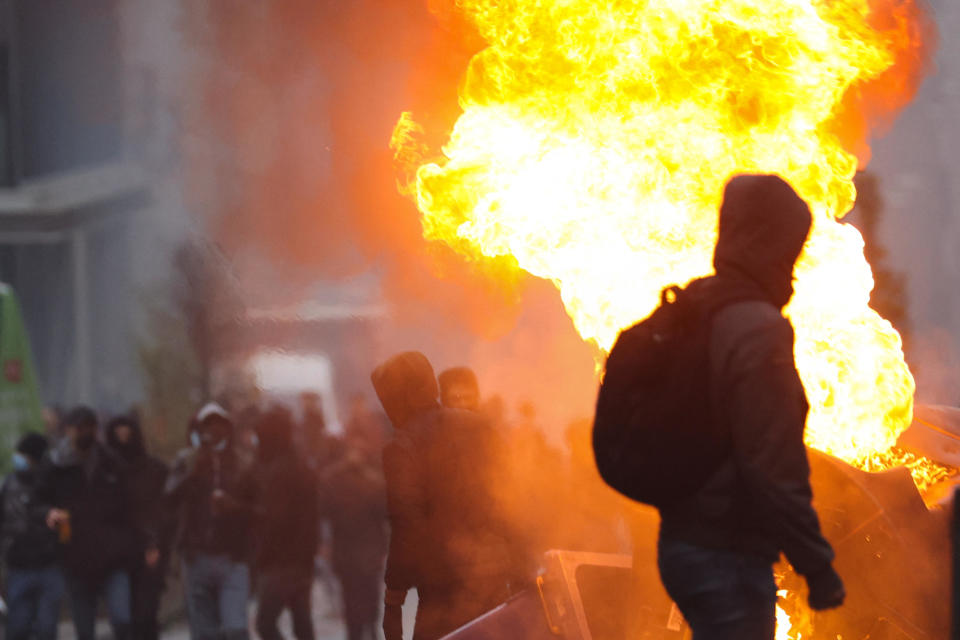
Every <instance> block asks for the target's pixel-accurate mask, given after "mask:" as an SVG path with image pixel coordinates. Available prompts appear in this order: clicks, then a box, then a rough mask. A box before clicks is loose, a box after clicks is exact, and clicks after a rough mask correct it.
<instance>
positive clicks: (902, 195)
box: [0, 0, 960, 443]
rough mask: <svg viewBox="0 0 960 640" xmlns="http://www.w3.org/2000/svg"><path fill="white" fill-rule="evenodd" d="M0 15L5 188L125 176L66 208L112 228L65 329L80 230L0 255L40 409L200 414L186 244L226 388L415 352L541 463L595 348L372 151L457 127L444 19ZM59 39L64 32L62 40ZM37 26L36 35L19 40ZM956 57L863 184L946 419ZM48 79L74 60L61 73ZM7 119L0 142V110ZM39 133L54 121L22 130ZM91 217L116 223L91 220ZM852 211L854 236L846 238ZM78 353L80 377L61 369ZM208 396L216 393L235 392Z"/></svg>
mask: <svg viewBox="0 0 960 640" xmlns="http://www.w3.org/2000/svg"><path fill="white" fill-rule="evenodd" d="M931 5H932V8H933V10H934V12H935V15H936V19H937V21H938V25H939V31H940V32H941V33H943V34H949V33H952V31H953V30H954V28H955V27H958V26H960V9H958V8H957V7H956V6H954V5H953V4H952V3H950V2H948V1H946V0H934V1H933V2H931ZM0 7H2V9H3V11H2V13H0V15H2V16H3V17H4V20H3V21H2V22H3V23H4V26H3V28H2V29H0V33H3V34H5V35H4V36H3V38H4V39H3V42H4V49H3V50H4V57H3V60H5V62H4V63H3V64H4V65H6V68H7V71H8V73H7V82H6V83H5V84H4V86H5V87H6V94H5V95H6V98H5V99H4V100H3V102H4V107H3V109H4V110H3V111H0V112H2V113H4V114H6V115H5V118H6V119H5V121H4V122H5V123H6V124H5V125H4V126H3V127H0V129H3V130H4V131H5V132H6V133H5V136H6V137H5V138H4V140H6V143H5V148H4V154H3V158H4V163H3V164H2V165H0V166H2V167H4V175H5V176H6V178H5V183H6V184H7V185H8V187H7V189H9V190H10V193H14V192H16V193H20V191H22V190H23V189H25V188H27V187H30V186H31V185H32V184H33V181H35V179H36V178H37V176H35V175H33V174H32V173H31V172H36V171H40V168H43V167H46V168H45V169H44V171H45V174H44V175H45V176H47V177H49V176H56V175H60V174H61V173H62V172H63V171H73V170H76V169H78V168H80V169H90V168H96V167H100V166H101V165H103V164H104V163H105V162H108V163H109V164H110V165H112V166H119V167H120V168H121V169H123V170H124V171H132V172H136V175H137V176H138V177H137V185H138V187H137V190H136V193H137V194H139V195H138V198H135V199H133V200H124V199H120V200H119V205H118V201H117V200H112V201H111V202H110V203H104V202H100V201H97V202H95V203H93V204H92V205H90V206H89V207H88V208H87V209H86V210H87V214H84V215H86V216H88V217H89V216H91V215H92V216H94V217H96V218H97V219H98V220H100V219H103V220H105V221H106V223H103V224H101V225H100V226H98V227H97V228H96V229H92V230H90V231H89V233H90V237H89V243H88V249H87V255H88V256H89V260H88V264H87V265H86V266H85V267H84V269H85V270H86V271H87V272H88V274H89V279H90V282H93V283H95V284H94V285H91V287H92V288H91V290H90V293H89V300H88V304H87V308H88V312H87V320H86V321H85V323H83V324H82V326H79V325H78V323H77V321H76V319H75V316H76V314H75V310H76V306H77V301H76V295H75V290H74V288H73V286H72V284H71V282H72V279H73V278H74V275H75V271H76V269H77V266H76V264H75V263H74V262H73V261H72V260H73V259H72V257H71V256H73V253H71V251H72V250H71V249H70V248H69V246H68V245H67V240H66V237H67V235H69V232H72V230H73V229H75V228H80V227H81V226H83V225H81V224H80V223H79V222H78V221H79V220H81V219H85V218H83V216H75V215H74V214H73V213H70V214H64V215H61V216H60V217H59V218H57V219H56V220H51V221H50V224H51V225H54V226H55V227H56V230H57V231H58V232H63V233H64V234H65V235H64V239H63V240H60V241H58V243H59V244H58V243H53V244H48V245H35V244H30V245H25V244H4V245H2V247H0V278H2V279H4V280H5V281H10V282H12V284H13V285H14V287H15V288H16V289H17V290H18V292H19V293H20V295H21V297H22V299H23V306H24V308H25V315H26V318H27V324H28V330H29V332H30V334H31V338H32V342H33V345H34V350H35V355H36V359H37V360H38V369H39V370H40V377H41V382H42V386H43V394H44V398H45V401H46V402H48V403H60V404H69V403H72V402H76V401H81V400H83V401H87V402H91V403H94V404H96V405H98V406H100V407H101V408H103V409H105V410H111V411H112V410H119V409H121V408H124V407H125V406H127V405H129V404H134V403H137V404H140V405H145V406H150V405H158V404H164V405H169V404H173V403H176V402H181V403H183V404H184V405H191V404H195V403H196V402H199V401H200V399H201V398H200V397H199V396H200V395H202V391H203V390H204V385H203V384H200V383H194V382H193V380H194V378H195V377H198V376H199V374H197V372H199V371H201V370H202V369H204V366H203V365H202V364H198V363H197V357H196V354H195V353H194V351H195V349H194V348H193V347H192V346H191V345H190V343H191V340H190V337H189V336H188V335H187V333H188V332H187V331H186V329H185V328H182V327H181V328H177V327H178V323H179V325H183V326H185V323H184V322H183V309H182V308H181V306H178V305H179V303H178V300H181V299H182V296H181V297H180V298H178V296H179V295H180V294H179V293H177V292H178V291H179V289H178V287H179V286H180V285H181V284H182V281H183V279H184V275H183V273H182V272H181V271H178V268H177V266H176V259H175V256H176V255H177V252H178V251H180V250H181V249H182V248H183V247H184V246H196V245H198V244H199V245H201V246H204V247H207V248H208V249H209V250H210V251H211V252H212V254H216V255H218V256H220V257H222V264H223V265H224V268H223V278H224V280H223V281H224V282H225V283H228V285H229V288H230V290H231V291H233V292H234V293H235V294H236V299H237V300H238V301H239V302H238V304H237V306H236V307H232V306H230V305H226V306H229V307H230V309H229V312H228V313H227V316H230V317H228V318H227V319H226V320H225V321H224V322H219V321H218V322H219V324H217V326H216V327H215V328H216V329H217V330H216V331H214V332H213V333H214V334H215V335H217V336H219V337H218V338H217V339H216V343H217V344H216V345H214V346H213V347H211V349H212V351H213V352H214V355H213V356H211V357H212V358H213V359H214V360H216V363H217V365H218V367H219V368H221V369H233V368H242V367H243V366H244V363H245V362H247V361H248V360H249V359H250V358H251V357H253V356H254V355H255V354H256V353H257V352H258V351H262V350H272V351H279V352H283V353H294V354H296V353H308V354H313V355H317V356H323V357H328V358H329V360H330V361H331V362H332V366H333V372H334V373H333V380H334V392H335V394H336V396H337V397H338V398H339V399H340V400H339V402H338V404H340V405H342V404H344V403H345V398H347V397H349V396H350V395H352V394H353V393H355V392H357V391H364V392H366V393H368V394H369V391H370V390H369V383H368V380H367V378H366V376H367V375H368V373H369V371H370V369H371V368H372V366H373V365H374V364H375V363H376V362H378V361H379V360H380V359H382V358H384V357H386V356H387V355H389V354H390V353H392V352H394V351H397V350H400V349H409V348H416V349H421V350H423V351H424V352H425V353H426V354H427V355H428V356H429V357H430V358H431V359H432V360H433V361H434V364H435V365H436V366H437V368H438V369H442V368H444V367H446V366H450V365H457V364H468V365H471V366H473V367H474V368H475V369H476V370H477V373H478V374H479V377H480V380H481V386H482V391H483V393H484V395H488V396H489V395H493V394H499V395H502V396H503V397H504V399H505V401H506V405H507V407H508V408H509V409H511V410H513V411H514V412H515V411H516V408H517V406H518V405H519V404H520V403H521V402H523V401H525V400H531V401H533V403H534V404H535V405H536V406H537V409H538V421H539V422H540V423H541V424H542V425H543V427H544V429H545V430H547V431H549V432H550V433H551V434H552V435H551V438H552V439H553V441H555V442H557V443H560V442H561V441H562V439H563V437H562V433H563V430H564V428H565V427H566V425H567V424H569V423H570V422H571V421H573V420H574V419H576V418H578V417H582V416H586V415H588V414H589V413H590V410H591V405H592V402H593V398H594V393H595V390H596V379H595V375H594V371H595V358H596V356H597V354H596V352H595V350H594V349H593V348H592V347H591V346H590V345H587V344H584V343H583V342H582V341H581V340H580V338H579V337H578V335H577V334H576V332H575V331H574V329H573V328H572V326H571V324H570V321H569V320H568V318H567V316H566V314H565V312H564V310H563V307H562V304H561V303H560V300H559V297H558V295H557V293H556V292H555V290H554V288H553V286H552V285H551V284H549V283H545V282H542V281H537V280H535V279H532V278H529V277H526V276H523V275H519V276H514V277H510V278H505V277H503V274H504V270H503V269H501V268H499V267H498V265H496V264H493V265H489V264H470V263H467V262H465V261H464V260H463V259H462V258H461V257H460V256H457V255H454V254H453V253H452V251H451V250H449V249H447V248H444V247H441V246H436V245H430V244H427V243H425V242H424V241H423V240H422V232H421V231H422V230H421V227H420V222H419V217H418V214H417V211H416V209H415V207H414V206H413V204H412V203H410V202H409V201H408V200H407V199H405V198H404V196H403V195H402V194H400V193H399V190H398V188H397V180H398V177H399V176H398V173H397V167H395V166H394V163H393V161H392V157H391V151H390V149H389V146H388V143H389V139H390V134H391V131H392V129H393V127H394V125H395V123H396V121H397V118H398V117H399V115H400V112H401V111H404V110H410V111H413V113H414V115H415V117H416V119H417V121H418V122H420V123H422V124H424V126H425V132H424V144H425V146H426V147H427V148H430V149H439V148H440V146H441V145H442V143H443V141H444V138H445V136H446V135H447V133H448V132H449V129H450V127H451V126H452V124H453V122H454V121H455V119H456V117H457V115H458V113H459V107H458V104H457V87H458V83H459V81H460V79H461V78H462V74H463V71H464V68H465V65H466V63H467V61H468V60H469V58H470V56H471V55H472V54H473V53H474V52H475V51H477V50H478V49H479V48H480V47H482V42H480V41H479V40H478V39H477V37H476V36H475V34H473V33H472V32H471V31H470V29H469V28H468V27H467V26H466V25H464V24H462V23H461V22H460V21H459V19H458V17H457V15H456V12H455V11H452V10H450V5H449V3H446V2H440V1H438V0H430V1H427V0H392V1H377V2H375V1H373V0H360V1H357V2H349V3H345V2H336V1H333V0H321V1H317V0H311V1H307V0H289V1H287V2H283V3H258V4H251V3H242V4H237V3H230V2H223V1H218V0H202V1H199V2H166V3H157V2H152V1H150V0H127V1H125V2H116V1H110V0H102V1H99V0H98V2H92V3H91V2H58V3H53V2H46V1H39V2H22V1H20V0H4V1H3V2H0ZM14 25H15V26H16V28H14ZM31 25H32V26H31ZM45 25H46V26H45ZM68 27H72V28H73V29H74V30H75V33H76V34H77V35H76V37H65V36H64V34H67V33H68V32H69V31H70V29H68ZM30 29H34V31H36V32H37V33H42V34H47V35H46V36H44V37H42V38H41V37H35V38H28V39H27V41H25V42H24V37H25V36H24V34H28V35H29V34H30V33H33V31H30ZM14 31H18V32H20V41H21V43H20V44H17V43H16V38H15V37H13V36H11V35H10V34H12V33H13V32H14ZM58 34H59V35H58ZM82 34H86V35H83V37H81V35H82ZM47 36H49V37H47ZM957 46H958V45H957V44H956V43H954V42H952V41H951V40H950V39H949V38H947V37H945V38H943V39H942V41H941V42H940V45H939V50H938V51H939V52H938V56H937V61H936V63H937V71H936V72H935V73H934V74H932V75H931V76H930V77H929V78H928V79H927V80H926V81H925V83H924V85H923V86H922V88H921V91H920V94H919V96H918V98H917V100H916V101H914V102H913V103H912V104H911V105H910V106H909V107H907V109H906V110H905V112H904V113H903V115H902V116H901V117H900V118H899V120H898V121H897V122H896V123H894V125H893V126H892V128H891V129H890V132H889V133H888V134H887V136H886V137H884V138H882V139H880V140H877V141H875V142H874V144H873V159H872V161H871V163H870V165H869V166H868V167H867V169H868V172H869V173H870V174H871V176H872V177H873V179H874V184H875V195H876V197H877V199H878V201H879V202H880V211H881V213H880V214H879V216H877V217H876V219H875V220H874V223H873V224H874V230H873V232H872V237H875V238H876V239H877V244H879V245H882V246H883V248H884V249H885V250H886V255H885V256H883V257H882V258H877V259H876V260H875V262H878V261H879V260H881V259H882V261H883V263H884V266H885V268H886V269H887V270H888V271H889V272H890V273H892V274H894V275H895V276H897V275H898V274H899V277H900V279H899V280H897V278H894V280H897V282H899V290H896V289H897V286H894V289H895V290H896V291H894V293H893V294H892V298H893V299H894V303H893V306H896V305H897V304H899V305H900V306H901V307H902V310H903V314H902V318H901V319H899V320H897V319H894V321H895V323H897V324H898V326H901V325H902V326H901V328H903V329H904V332H905V334H906V340H907V350H908V359H909V361H910V363H911V366H912V368H913V370H914V373H915V375H916V376H917V379H918V383H919V387H918V397H919V398H920V399H921V400H923V401H930V402H945V403H956V402H958V401H960V398H958V397H957V391H956V385H955V384H954V382H953V381H954V379H955V378H956V373H957V371H958V369H960V350H958V346H957V344H956V338H957V334H958V331H960V302H958V300H957V299H956V296H955V295H954V292H953V290H952V289H953V283H954V282H956V279H957V278H956V276H957V275H958V273H957V272H958V269H960V266H958V263H957V258H956V255H957V252H956V251H955V250H954V247H953V243H954V242H955V241H956V238H958V237H960V235H958V233H957V231H958V229H957V225H958V221H957V214H956V206H957V202H960V191H958V189H960V187H958V181H957V180H956V169H955V162H954V159H953V150H954V149H955V148H957V146H958V145H957V144H955V143H956V142H958V141H957V140H956V137H957V135H958V134H957V133H956V127H955V126H954V123H953V119H954V117H955V116H954V114H955V113H957V112H958V108H957V107H958V106H960V104H958V102H960V89H958V87H960V70H958V65H957V59H958V54H960V51H958V49H957ZM63 59H69V60H70V62H71V64H66V65H59V64H57V63H56V61H57V60H63ZM44 69H51V70H52V71H51V72H50V73H46V72H44ZM31 87H32V88H31ZM14 89H15V91H14ZM30 96H34V97H33V98H31V97H30ZM51 96H54V97H58V98H61V99H60V100H59V101H58V100H52V101H51V103H53V104H58V103H59V104H66V105H71V106H70V107H69V108H67V107H64V108H65V109H66V111H65V112H64V113H63V114H60V115H58V114H57V113H53V114H52V115H51V114H49V113H47V112H46V111H44V110H43V109H41V110H33V109H30V108H29V105H30V100H41V98H43V97H46V98H50V97H51ZM46 98H44V99H46ZM66 98H69V99H66ZM45 104H49V103H45ZM11 107H12V108H11ZM53 108H54V107H50V109H53ZM24 111H27V112H29V117H28V118H26V119H25V120H21V122H22V124H21V126H20V127H19V128H16V130H15V128H14V127H13V126H12V125H11V124H10V123H12V122H13V119H12V116H13V115H15V113H17V112H24ZM44 117H48V118H52V122H53V123H54V124H52V125H50V126H41V125H38V124H37V123H38V122H39V121H40V119H42V118H44ZM84 118H86V119H84ZM104 127H105V128H106V132H104V129H103V128H104ZM31 132H36V135H37V136H40V138H42V140H41V139H40V138H38V140H40V141H39V142H37V144H36V145H30V149H31V150H30V154H38V153H41V151H42V152H43V153H46V154H47V155H48V156H49V157H48V158H47V160H46V161H44V162H46V164H44V163H43V162H40V161H39V160H37V159H36V157H39V156H36V157H35V155H30V157H24V158H22V159H21V161H20V164H19V166H20V167H21V168H20V169H19V174H16V175H15V173H16V172H14V171H12V169H11V166H12V165H11V163H10V162H9V158H10V157H12V156H11V154H12V153H13V152H14V151H15V149H16V148H17V145H21V146H22V145H23V144H24V143H25V141H26V138H25V136H27V137H29V136H30V135H34V134H33V133H31ZM58 132H62V133H58ZM98 132H99V133H98ZM58 140H59V141H60V143H59V145H60V146H59V147H58V146H57V141H58ZM68 143H69V144H68ZM31 158H32V159H31ZM4 193H5V194H6V193H7V192H6V191H5V192H4ZM109 207H114V208H118V211H116V212H115V214H114V215H106V216H104V215H101V212H104V211H107V209H108V208H109ZM858 216H859V214H858V213H854V214H853V215H852V216H851V221H853V222H854V223H856V224H858V225H861V226H862V225H863V219H862V217H858ZM2 220H4V221H5V222H4V224H7V225H9V224H11V220H12V218H11V217H10V216H3V217H2ZM6 228H7V229H11V228H12V227H9V226H8V227H6ZM871 244H873V243H871ZM218 260H219V258H218ZM218 264H220V263H218ZM500 266H502V265H500ZM876 267H877V265H876V264H875V268H876ZM880 280H881V278H879V277H878V282H880ZM884 286H885V287H886V285H884ZM231 305H232V303H231ZM220 306H221V307H223V305H220ZM878 306H880V303H879V302H878ZM888 308H889V307H888ZM222 310H223V309H221V311H222ZM81 333H82V334H83V335H84V336H87V337H86V338H85V339H84V340H85V341H86V347H83V344H82V343H83V342H84V341H83V340H80V341H78V339H77V336H78V335H79V334H81ZM78 344H79V345H80V346H79V347H78ZM78 349H79V350H80V351H82V350H83V349H86V351H87V355H86V356H83V353H80V352H79V351H78ZM84 357H85V358H86V360H87V361H89V362H90V365H89V368H88V369H87V370H86V373H85V374H84V375H83V376H81V374H80V371H81V370H80V368H78V367H77V366H75V364H74V363H76V362H78V361H81V360H83V359H84ZM164 363H183V366H179V365H178V366H173V365H171V364H164ZM178 370H187V371H189V372H190V375H189V376H187V377H189V378H190V380H191V382H190V384H183V385H181V386H176V385H171V384H167V382H168V381H169V380H171V379H173V378H174V377H175V373H176V372H177V371H178ZM195 374H196V375H195ZM81 377H83V378H85V379H87V380H88V381H89V384H87V385H86V386H84V385H81V384H80V383H79V380H80V379H81ZM181 377H183V376H181ZM199 377H202V376H199ZM215 377H217V378H218V380H216V381H214V382H216V384H215V385H214V386H216V385H217V384H220V385H223V384H227V383H226V382H223V381H229V380H235V379H237V378H238V376H236V375H232V374H231V373H230V372H229V371H227V372H221V373H220V374H219V375H218V376H215ZM239 377H240V378H242V376H239ZM158 380H159V381H160V382H162V383H163V384H160V385H159V387H158ZM178 384H179V383H178ZM164 385H166V386H164ZM160 387H163V388H162V389H160ZM158 389H160V390H158ZM180 398H185V399H180ZM184 411H185V410H183V411H177V412H174V413H169V411H168V412H167V413H168V414H169V415H167V414H165V417H164V418H163V420H162V421H161V422H162V423H163V424H165V425H167V426H164V427H163V428H165V429H166V428H168V427H169V428H173V429H178V428H179V427H174V426H172V425H174V424H179V422H181V421H182V419H183V417H184V415H185V413H184ZM167 423H169V424H167Z"/></svg>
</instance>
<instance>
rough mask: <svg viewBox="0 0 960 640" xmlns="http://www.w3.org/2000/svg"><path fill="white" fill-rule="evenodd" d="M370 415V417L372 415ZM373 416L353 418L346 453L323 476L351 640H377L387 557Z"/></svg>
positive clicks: (379, 443)
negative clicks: (382, 582) (381, 588)
mask: <svg viewBox="0 0 960 640" xmlns="http://www.w3.org/2000/svg"><path fill="white" fill-rule="evenodd" d="M368 413H369V412H368ZM374 417H375V416H374V415H373V414H372V413H370V414H369V418H371V419H365V418H364V416H362V415H360V416H358V415H356V414H355V415H354V416H353V418H352V419H351V420H350V422H349V425H348V428H347V435H346V447H345V453H344V455H343V456H341V458H340V459H339V460H337V461H335V462H333V463H332V464H330V465H328V466H327V467H326V468H325V469H324V470H323V471H322V472H321V474H320V489H321V491H320V504H321V516H322V517H323V518H324V519H326V520H327V521H328V522H329V523H330V528H331V530H332V534H333V540H332V546H333V550H332V563H333V570H334V572H335V573H336V575H337V578H338V580H339V581H340V585H341V593H342V597H343V611H344V618H345V622H346V625H347V638H348V640H376V639H377V638H378V636H379V634H378V633H377V621H378V620H379V617H380V581H381V580H382V578H383V562H384V558H385V557H386V553H387V542H388V533H387V509H386V500H385V483H384V477H383V469H382V466H381V455H382V450H383V440H382V435H381V429H380V425H379V424H378V423H377V421H376V420H374V419H372V418H374Z"/></svg>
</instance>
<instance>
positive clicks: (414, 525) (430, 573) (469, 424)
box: [371, 352, 514, 640]
mask: <svg viewBox="0 0 960 640" xmlns="http://www.w3.org/2000/svg"><path fill="white" fill-rule="evenodd" d="M371 378H372V381H373V386H374V389H375V390H376V392H377V396H378V397H379V398H380V402H381V404H382V405H383V408H384V410H385V411H386V413H387V417H388V418H389V419H390V421H391V422H392V423H393V426H394V428H395V433H394V439H393V441H392V442H391V443H390V444H389V445H387V447H386V449H385V451H384V454H383V463H384V472H385V476H386V482H387V509H388V514H389V518H390V526H391V534H390V549H389V554H388V556H387V567H386V575H385V577H384V580H385V582H386V589H387V590H386V595H385V599H384V603H385V609H384V620H383V630H384V633H385V635H386V639H387V640H400V638H401V636H402V620H401V605H402V604H403V601H404V599H405V597H406V593H407V591H408V590H409V589H411V588H416V589H417V594H418V596H419V602H420V603H419V608H418V610H417V621H416V625H415V628H414V638H415V640H433V639H435V638H440V637H442V636H444V635H446V634H447V633H449V632H450V631H452V630H454V629H456V628H457V627H459V626H461V625H462V624H464V623H466V622H468V621H470V620H472V619H474V618H476V617H477V616H479V615H481V614H483V613H485V612H486V611H489V610H490V609H492V608H494V607H496V606H497V605H498V604H500V603H502V602H503V601H504V600H505V599H506V598H507V597H509V595H510V585H511V582H512V578H513V576H512V572H513V559H514V554H513V549H512V548H511V546H510V544H509V540H508V533H507V531H506V528H505V526H504V525H503V519H502V518H501V517H500V516H499V513H498V509H497V507H496V500H495V499H494V487H493V485H494V483H495V479H494V477H495V475H496V472H497V471H498V470H497V469H496V468H495V463H494V462H493V460H494V458H495V455H496V453H498V452H499V448H500V447H499V444H498V442H497V440H496V433H495V432H494V431H493V430H492V429H490V427H489V425H488V424H487V423H486V422H485V421H484V420H483V419H482V417H481V416H480V414H478V413H475V412H472V411H462V410H455V409H446V408H441V407H440V406H439V403H438V402H437V395H438V388H437V381H436V378H435V377H434V373H433V368H432V367H431V366H430V363H429V361H428V360H427V359H426V357H424V355H423V354H421V353H417V352H407V353H402V354H399V355H397V356H394V357H393V358H391V359H390V360H388V361H387V362H385V363H384V364H383V365H381V366H380V367H378V368H377V369H376V370H375V371H374V372H373V375H372V376H371Z"/></svg>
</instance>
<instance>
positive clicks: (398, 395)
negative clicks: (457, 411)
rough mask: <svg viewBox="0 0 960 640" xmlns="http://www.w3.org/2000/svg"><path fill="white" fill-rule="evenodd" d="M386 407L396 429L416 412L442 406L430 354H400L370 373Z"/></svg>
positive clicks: (384, 407)
mask: <svg viewBox="0 0 960 640" xmlns="http://www.w3.org/2000/svg"><path fill="white" fill-rule="evenodd" d="M370 380H371V382H373V388H374V390H375V391H376V392H377V397H378V398H379V399H380V404H382V405H383V410H384V411H385V412H386V413H387V417H388V418H390V422H392V423H393V426H394V427H395V428H397V429H402V428H403V427H404V425H405V424H406V423H407V422H408V421H409V420H410V419H411V418H412V417H414V416H415V415H417V414H418V413H421V412H423V411H427V410H429V409H435V408H436V407H438V406H439V403H438V401H437V396H438V395H439V389H438V387H437V378H436V376H435V375H434V373H433V367H432V366H431V365H430V361H429V360H427V357H426V356H425V355H423V354H422V353H420V352H419V351H406V352H404V353H400V354H397V355H395V356H393V357H392V358H390V359H389V360H387V361H386V362H384V363H383V364H381V365H380V366H379V367H377V368H376V369H374V371H373V373H372V374H371V375H370Z"/></svg>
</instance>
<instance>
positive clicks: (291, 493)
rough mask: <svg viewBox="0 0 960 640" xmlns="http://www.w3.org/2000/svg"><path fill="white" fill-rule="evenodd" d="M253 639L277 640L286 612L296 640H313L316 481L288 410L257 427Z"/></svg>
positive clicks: (267, 417) (274, 413)
mask: <svg viewBox="0 0 960 640" xmlns="http://www.w3.org/2000/svg"><path fill="white" fill-rule="evenodd" d="M256 429H257V436H258V438H259V440H260V446H259V448H258V451H257V488H258V491H257V554H256V567H257V622H256V625H257V634H258V635H259V636H260V637H261V638H262V640H281V639H282V638H283V636H282V635H281V633H280V631H279V630H278V629H277V620H278V618H279V617H280V614H281V613H282V612H283V610H284V609H288V610H289V611H290V616H291V618H292V622H293V634H294V636H296V638H297V640H313V637H314V634H313V621H312V620H311V617H310V588H311V586H312V585H313V559H314V556H315V555H316V551H317V544H318V542H319V527H320V522H319V515H318V508H317V507H318V503H317V480H316V476H315V475H314V473H313V471H312V470H311V469H310V467H309V466H308V464H307V461H306V460H305V459H304V458H303V457H302V456H301V455H300V454H299V453H298V452H297V450H296V449H295V447H294V443H293V430H294V425H293V418H292V417H291V416H290V412H289V411H287V410H286V409H283V408H280V407H276V408H273V409H271V410H269V411H267V412H266V413H265V414H264V415H262V416H261V417H260V420H259V421H258V423H257V427H256Z"/></svg>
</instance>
